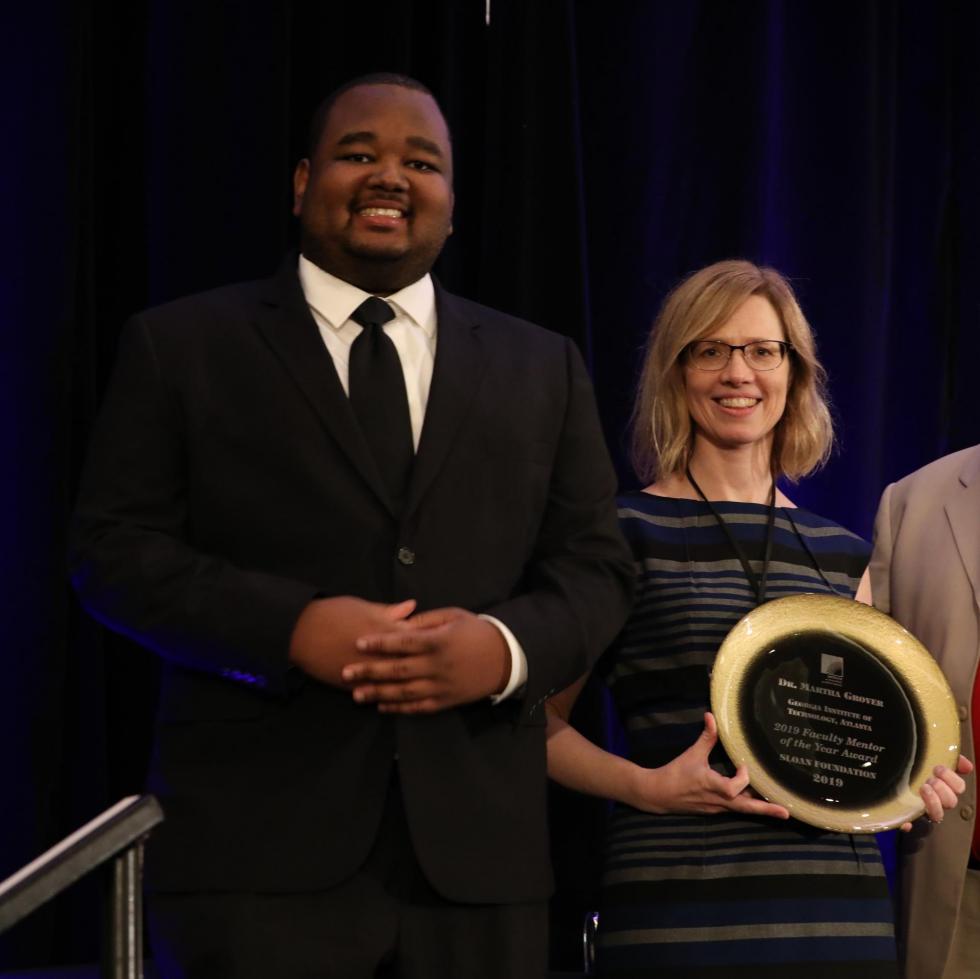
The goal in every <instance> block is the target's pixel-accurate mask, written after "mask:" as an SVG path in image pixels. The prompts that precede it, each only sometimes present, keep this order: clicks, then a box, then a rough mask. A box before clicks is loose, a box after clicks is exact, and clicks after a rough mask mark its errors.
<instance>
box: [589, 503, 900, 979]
mask: <svg viewBox="0 0 980 979" xmlns="http://www.w3.org/2000/svg"><path fill="white" fill-rule="evenodd" d="M715 506H716V508H717V509H718V511H719V512H720V513H721V515H722V517H723V518H724V519H725V521H726V523H727V524H728V525H729V527H730V528H731V530H732V533H733V534H734V535H735V537H736V539H737V540H738V541H739V543H740V544H741V545H742V546H743V548H744V550H745V552H746V555H747V556H748V557H749V559H750V561H751V565H752V569H753V571H756V572H757V573H758V571H759V570H760V568H761V558H762V554H763V545H764V539H765V530H766V519H767V516H768V508H767V507H765V506H761V505H756V504H745V503H716V504H715ZM620 519H621V526H622V529H623V531H624V533H625V535H626V537H627V540H628V541H629V542H630V545H631V547H632V550H633V555H634V558H635V560H636V567H637V575H638V583H637V585H638V588H637V601H636V605H635V607H634V610H633V614H632V616H631V617H630V620H629V622H628V623H627V624H626V627H625V628H624V630H623V633H622V635H621V636H620V638H619V640H618V641H617V644H616V646H615V647H614V648H613V649H611V650H610V651H609V652H608V653H607V654H606V656H605V657H604V658H603V660H602V662H601V664H600V670H601V672H602V673H603V674H604V676H605V678H606V680H607V682H608V683H609V685H610V687H611V690H612V694H613V699H614V700H615V703H616V706H617V710H618V712H619V716H620V719H621V721H622V723H623V727H624V728H625V730H626V733H627V737H628V741H629V748H630V757H631V758H632V759H633V760H634V761H636V762H638V763H639V764H642V765H646V766H650V767H653V766H659V765H663V764H665V763H667V762H668V761H670V760H671V759H672V758H674V757H676V756H677V755H678V754H680V753H681V752H682V751H683V750H684V749H685V748H687V747H689V746H690V745H691V744H692V743H693V742H694V741H695V740H696V738H697V737H698V735H699V734H700V733H701V730H702V726H703V717H704V711H705V710H707V708H708V684H709V676H710V670H711V666H712V663H713V661H714V656H715V652H716V650H717V648H718V646H719V645H720V644H721V641H722V640H723V639H724V638H725V635H726V634H727V633H728V631H729V629H730V628H731V627H732V626H733V625H734V624H735V623H736V622H737V621H738V619H740V618H741V617H742V616H743V615H744V614H745V613H746V612H748V611H749V610H750V609H751V608H753V607H754V605H755V597H754V595H753V594H752V591H751V588H750V585H749V583H748V582H747V581H746V580H745V574H744V572H743V570H742V567H741V565H740V564H739V561H738V559H737V557H736V555H735V554H733V553H732V550H731V545H730V544H729V543H728V541H727V540H726V538H725V536H724V533H723V531H722V530H721V528H720V527H719V526H718V523H717V521H716V520H715V518H714V516H712V514H711V512H710V510H709V509H708V507H707V506H706V505H705V504H704V503H703V502H701V501H694V500H680V499H669V498H665V497H656V496H651V495H649V494H646V493H632V494H628V495H626V496H624V497H622V498H621V500H620ZM867 561H868V546H867V544H866V543H865V542H864V541H862V540H861V539H860V538H859V537H856V536H855V535H854V534H851V533H850V532H849V531H847V530H845V529H844V528H843V527H840V526H839V525H838V524H835V523H833V522H832V521H830V520H826V519H824V518H823V517H818V516H816V515H815V514H813V513H810V512H808V511H806V510H790V509H779V510H777V513H776V522H775V529H774V538H773V548H772V559H771V563H770V568H769V583H768V587H767V590H766V597H767V598H778V597H780V596H783V595H791V594H794V593H798V592H829V591H835V592H837V593H839V594H843V595H845V596H848V597H853V595H854V592H855V590H856V589H857V585H858V582H859V580H860V577H861V574H862V572H863V571H864V568H865V565H866V564H867ZM711 762H712V767H714V768H717V769H718V770H720V771H724V772H725V773H726V774H731V773H732V771H733V767H732V765H731V762H730V761H729V760H728V758H727V757H726V756H725V754H724V752H723V751H722V750H721V748H720V746H719V747H718V748H717V749H716V751H715V753H713V754H712V758H711ZM599 964H600V973H601V975H604V976H637V977H638V976H652V977H658V979H660V977H664V979H666V977H670V976H683V977H685V979H695V977H719V979H720V977H725V979H739V977H745V979H749V977H751V979H765V977H772V979H776V977H778V979H809V977H813V979H816V977H821V979H822V977H828V976H829V977H832V979H850V977H859V979H875V977H879V976H888V977H894V976H895V975H896V974H897V973H896V966H895V947H894V932H893V925H892V905H891V900H890V898H889V894H888V888H887V885H886V881H885V877H884V871H883V868H882V864H881V858H880V855H879V852H878V847H877V844H876V842H875V838H874V837H873V836H848V835H846V834H840V833H827V832H823V831H821V830H816V829H812V828H810V827H808V826H805V825H804V824H802V823H799V822H797V821H795V820H790V821H789V822H783V821H781V820H774V819H765V818H761V817H751V816H741V815H738V814H732V815H727V814H722V815H713V816H696V815H691V816H655V815H649V814H646V813H642V812H639V811H637V810H634V809H630V808H629V807H626V806H617V807H616V808H615V809H614V811H613V813H612V816H611V819H610V825H609V828H608V831H607V835H606V854H605V865H604V872H603V880H602V897H601V912H600V924H599Z"/></svg>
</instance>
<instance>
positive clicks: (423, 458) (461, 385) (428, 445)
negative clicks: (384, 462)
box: [405, 284, 484, 516]
mask: <svg viewBox="0 0 980 979" xmlns="http://www.w3.org/2000/svg"><path fill="white" fill-rule="evenodd" d="M436 315H437V318H438V326H437V331H438V332H437V340H436V359H435V364H434V365H433V369H432V386H431V388H430V389H429V402H428V404H427V406H426V409H425V422H424V424H423V426H422V436H421V438H420V439H419V449H418V453H417V455H416V457H415V466H414V468H413V470H412V479H411V483H410V484H409V491H408V503H407V506H406V510H405V516H409V515H410V514H411V512H412V510H414V509H415V507H416V506H417V505H418V504H419V502H420V501H421V499H422V497H423V496H424V494H425V491H426V490H427V489H428V487H429V486H430V485H431V483H432V480H433V479H434V478H435V477H436V475H437V474H438V472H439V470H440V469H441V468H442V465H443V463H444V462H445V460H446V455H447V454H448V452H449V450H450V448H451V446H452V444H453V440H454V439H455V438H456V436H457V434H458V432H459V430H460V427H461V426H462V425H463V423H464V421H465V420H466V418H467V416H468V415H469V413H470V411H471V410H472V407H473V398H474V396H475V394H476V391H477V387H478V386H479V383H480V379H481V378H482V376H483V370H484V360H483V357H482V355H481V354H482V349H483V348H482V344H481V342H480V336H479V334H480V328H479V324H478V323H477V322H476V321H475V320H474V319H473V318H472V315H471V314H470V307H468V306H464V304H462V303H461V302H460V301H459V300H457V299H456V297H455V296H452V295H450V294H449V293H447V292H445V291H444V290H443V289H442V288H441V287H440V286H439V285H438V284H437V285H436Z"/></svg>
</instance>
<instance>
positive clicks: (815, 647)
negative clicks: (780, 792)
mask: <svg viewBox="0 0 980 979" xmlns="http://www.w3.org/2000/svg"><path fill="white" fill-rule="evenodd" d="M739 714H740V719H741V722H742V730H743V731H744V732H745V735H746V739H747V740H748V743H749V745H750V746H751V748H752V750H753V752H754V753H755V755H756V757H757V759H758V760H759V762H760V763H761V764H762V765H763V767H764V768H765V769H766V770H767V772H768V774H769V775H770V777H771V778H773V779H775V780H776V782H778V783H779V784H780V785H783V786H784V787H785V788H787V789H789V790H790V791H791V792H794V793H795V794H796V795H798V796H801V797H802V798H804V799H806V800H807V801H808V802H812V803H820V804H826V803H832V804H838V805H841V806H845V807H847V808H864V807H865V806H872V805H874V804H876V803H881V802H884V801H886V800H888V799H890V798H892V797H894V796H895V794H896V793H897V792H899V791H901V790H902V789H904V788H905V787H906V785H907V784H908V776H909V771H910V770H911V768H912V766H913V764H914V763H915V760H916V752H917V750H918V738H917V736H916V726H915V718H914V715H913V712H912V707H911V705H910V703H909V699H908V696H907V695H906V693H905V690H904V689H903V688H902V686H901V685H900V684H899V682H898V681H897V680H896V679H895V677H894V676H893V675H892V673H891V671H889V670H888V669H887V668H886V667H885V666H883V665H882V664H881V662H880V661H879V660H878V659H877V657H875V656H874V655H873V654H872V653H870V652H868V650H866V649H864V648H863V647H862V646H859V645H858V644H857V643H855V642H853V641H852V640H850V639H846V638H844V637H843V636H839V635H835V634H832V633H828V632H822V631H818V630H813V631H807V632H799V633H795V634H793V635H790V636H786V637H784V638H782V639H780V640H778V641H777V642H776V643H774V644H773V645H772V647H771V648H770V649H769V650H768V651H767V652H766V653H764V654H763V655H761V656H759V657H758V659H757V660H756V662H755V663H753V664H752V666H750V667H749V669H748V670H747V671H746V674H745V678H744V683H743V686H742V692H741V697H740V700H739Z"/></svg>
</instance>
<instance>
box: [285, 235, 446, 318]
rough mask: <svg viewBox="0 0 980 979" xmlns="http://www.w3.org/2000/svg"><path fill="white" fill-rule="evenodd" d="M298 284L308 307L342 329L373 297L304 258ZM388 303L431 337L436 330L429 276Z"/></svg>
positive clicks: (390, 297) (395, 293) (398, 293)
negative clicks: (364, 303) (368, 299)
mask: <svg viewBox="0 0 980 979" xmlns="http://www.w3.org/2000/svg"><path fill="white" fill-rule="evenodd" d="M298 273H299V282H300V285H301V286H302V289H303V295H304V296H305V297H306V302H307V304H308V305H309V306H311V307H312V308H313V309H315V310H316V311H317V312H318V313H319V314H320V316H321V317H322V318H323V319H324V320H325V321H326V322H327V323H329V324H330V326H331V327H332V328H333V329H334V330H339V329H340V328H341V327H343V325H344V324H345V323H346V322H347V321H348V320H349V319H350V314H351V313H353V312H354V310H355V309H357V307H358V306H360V305H361V303H362V302H364V300H365V299H367V297H368V296H370V295H371V293H369V292H365V291H364V290H363V289H358V287H357V286H355V285H351V283H349V282H345V281H344V280H343V279H338V278H337V276H335V275H331V274H330V273H329V272H324V270H323V269H321V268H320V266H318V265H315V264H314V263H313V262H311V261H310V260H309V259H308V258H306V256H305V255H300V257H299V268H298ZM382 298H383V299H384V300H385V302H388V303H391V304H392V305H393V306H396V307H397V309H398V311H399V312H401V313H402V314H404V315H405V316H406V317H407V318H408V319H410V320H411V321H412V322H413V323H414V324H415V325H416V326H418V327H420V328H421V329H422V330H423V331H424V332H425V334H426V336H429V337H431V336H432V335H433V334H434V333H435V329H436V291H435V287H434V286H433V284H432V276H430V275H428V274H426V275H423V276H422V278H421V279H418V280H416V281H415V282H413V283H411V285H407V286H405V288H404V289H399V290H398V292H393V293H392V294H391V295H390V296H383V297H382Z"/></svg>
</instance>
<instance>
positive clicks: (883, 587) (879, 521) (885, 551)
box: [868, 483, 895, 615]
mask: <svg viewBox="0 0 980 979" xmlns="http://www.w3.org/2000/svg"><path fill="white" fill-rule="evenodd" d="M894 488H895V484H894V483H890V484H889V485H888V486H886V487H885V492H884V493H882V494H881V502H880V503H879V504H878V514H877V516H876V517H875V527H874V537H873V538H872V539H873V542H874V546H873V549H872V552H871V563H870V564H869V565H868V568H869V570H870V571H871V594H872V595H874V604H875V608H877V609H879V610H880V611H882V612H884V613H885V614H886V615H891V607H892V603H891V587H890V586H891V564H892V544H893V542H894V535H893V532H892V490H894Z"/></svg>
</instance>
